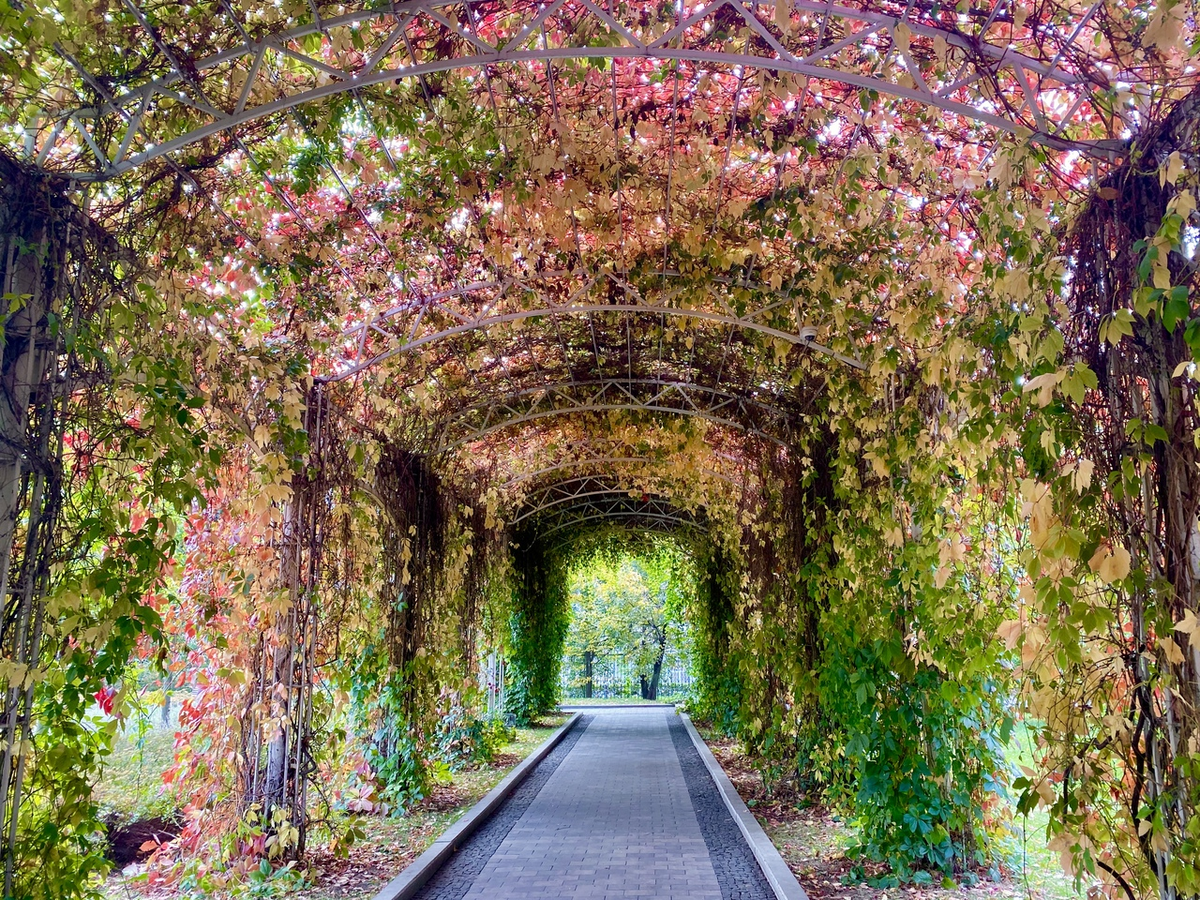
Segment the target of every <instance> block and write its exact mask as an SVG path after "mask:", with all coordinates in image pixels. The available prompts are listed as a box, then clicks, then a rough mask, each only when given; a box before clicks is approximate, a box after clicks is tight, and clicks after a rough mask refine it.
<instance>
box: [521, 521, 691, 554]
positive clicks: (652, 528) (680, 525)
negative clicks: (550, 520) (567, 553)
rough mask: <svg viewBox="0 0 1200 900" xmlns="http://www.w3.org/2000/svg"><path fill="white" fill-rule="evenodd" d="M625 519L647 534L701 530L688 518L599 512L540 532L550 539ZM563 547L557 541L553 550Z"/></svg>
mask: <svg viewBox="0 0 1200 900" xmlns="http://www.w3.org/2000/svg"><path fill="white" fill-rule="evenodd" d="M625 518H628V520H632V521H634V523H635V527H637V528H638V529H640V530H647V532H656V533H660V534H673V533H674V532H677V530H700V529H701V524H700V523H698V522H692V521H691V520H689V518H682V517H679V516H661V515H642V516H638V515H632V514H631V515H623V514H619V512H618V514H604V512H600V514H596V515H594V516H586V517H584V518H577V520H574V521H571V522H563V523H562V524H557V526H554V527H553V528H548V529H547V530H545V532H542V535H544V536H546V538H550V536H552V535H556V534H562V533H563V532H565V530H568V529H569V528H576V527H580V526H586V524H588V523H589V522H599V521H604V520H612V521H620V520H625ZM565 545H566V541H559V542H558V544H557V545H554V550H560V548H562V547H564V546H565Z"/></svg>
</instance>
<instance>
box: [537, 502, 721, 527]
mask: <svg viewBox="0 0 1200 900" xmlns="http://www.w3.org/2000/svg"><path fill="white" fill-rule="evenodd" d="M639 517H641V518H655V519H662V520H669V521H672V522H676V523H680V524H682V523H688V524H691V525H696V524H697V522H698V518H697V514H696V513H690V512H687V511H686V510H683V509H680V508H679V507H678V506H676V505H675V504H673V503H671V501H670V500H668V499H666V498H665V497H659V496H655V497H651V498H649V499H648V500H635V499H634V498H632V497H630V496H629V495H628V494H621V493H612V494H608V495H607V496H598V497H589V498H584V499H583V502H580V503H577V504H575V505H574V506H569V507H566V508H565V509H559V510H555V511H554V512H552V513H550V514H549V515H547V516H544V517H540V518H533V520H532V521H534V522H535V523H539V524H543V525H545V527H544V528H539V529H538V530H539V531H540V532H541V533H542V534H553V533H554V532H556V531H561V530H563V529H564V528H569V527H571V526H572V525H578V524H581V523H583V522H591V521H595V520H597V519H603V518H639Z"/></svg>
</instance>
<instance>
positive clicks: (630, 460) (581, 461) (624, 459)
mask: <svg viewBox="0 0 1200 900" xmlns="http://www.w3.org/2000/svg"><path fill="white" fill-rule="evenodd" d="M663 462H665V460H660V459H657V458H655V457H652V456H587V457H578V458H576V459H567V460H561V461H559V462H557V463H555V464H554V465H552V466H544V467H543V468H541V469H537V470H535V471H533V472H526V473H523V474H521V475H518V476H515V477H513V478H510V479H508V481H504V482H501V483H500V487H501V488H502V489H512V488H513V487H514V486H516V485H519V484H524V483H525V482H527V481H533V480H534V479H537V478H541V477H542V476H543V475H549V474H551V473H552V472H561V471H563V470H564V469H577V468H582V467H583V466H593V465H594V466H600V465H609V466H624V465H644V466H646V467H647V468H649V467H651V466H653V465H658V464H661V463H663ZM699 471H700V472H702V473H703V474H705V475H708V476H710V477H712V478H716V479H718V480H720V481H724V482H725V483H726V484H730V485H733V486H734V487H739V486H740V485H741V484H742V482H740V481H738V480H737V479H735V478H731V477H730V476H729V475H726V474H725V473H724V472H718V471H717V470H716V469H700V470H699ZM654 477H657V476H654ZM560 483H561V482H560Z"/></svg>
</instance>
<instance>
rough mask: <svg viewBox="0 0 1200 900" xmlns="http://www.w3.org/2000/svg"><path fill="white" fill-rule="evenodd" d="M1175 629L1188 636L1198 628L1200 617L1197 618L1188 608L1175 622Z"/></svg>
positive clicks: (1199, 628)
mask: <svg viewBox="0 0 1200 900" xmlns="http://www.w3.org/2000/svg"><path fill="white" fill-rule="evenodd" d="M1175 630H1176V631H1182V632H1183V633H1184V634H1186V635H1188V636H1189V637H1190V636H1192V635H1194V634H1195V633H1196V631H1197V630H1200V619H1197V618H1196V614H1195V613H1194V612H1192V611H1191V610H1190V609H1188V610H1184V613H1183V618H1182V619H1180V620H1179V621H1178V622H1176V623H1175Z"/></svg>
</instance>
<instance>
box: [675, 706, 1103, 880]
mask: <svg viewBox="0 0 1200 900" xmlns="http://www.w3.org/2000/svg"><path fill="white" fill-rule="evenodd" d="M697 727H698V729H699V731H700V734H701V736H703V738H704V740H705V742H706V743H707V744H708V746H709V747H710V748H711V749H712V751H713V755H714V756H715V757H716V758H717V761H718V762H720V763H721V767H722V768H723V769H724V770H725V773H726V774H727V775H728V776H729V779H730V781H732V782H733V784H734V787H735V788H737V792H738V794H740V795H741V797H742V799H743V800H745V801H746V805H747V806H749V807H750V808H751V810H752V811H753V813H754V815H755V817H756V818H757V819H758V821H759V824H761V825H762V826H763V830H765V831H766V832H767V835H768V836H769V837H770V838H771V840H772V842H774V844H775V846H776V847H777V848H778V850H779V853H780V855H781V856H782V857H783V858H784V860H785V861H786V862H787V864H788V866H789V867H790V868H791V870H792V871H793V872H794V873H795V874H796V878H797V879H799V881H800V884H801V885H802V886H803V887H804V889H805V891H807V892H808V895H809V897H810V898H812V900H889V898H899V897H903V898H906V900H908V898H912V900H999V898H1012V900H1019V898H1028V900H1082V898H1083V897H1084V896H1085V893H1084V892H1083V891H1077V890H1076V888H1075V885H1074V881H1073V880H1072V879H1071V878H1069V877H1067V876H1066V875H1064V874H1063V871H1062V869H1061V867H1060V866H1059V863H1058V855H1057V854H1055V853H1052V852H1051V851H1049V850H1047V849H1046V837H1045V833H1046V821H1047V820H1046V813H1045V811H1039V813H1038V815H1037V816H1036V817H1035V816H1030V818H1029V821H1028V822H1026V821H1024V820H1023V819H1020V818H1018V819H1016V820H1015V821H1013V822H1012V823H1011V833H1010V834H1007V835H1005V836H1003V837H1002V838H1000V839H998V846H997V848H996V851H997V852H996V857H997V858H998V859H1000V860H1001V866H1000V868H999V869H998V870H996V871H994V872H993V873H991V875H992V877H988V873H980V874H981V875H982V876H983V878H982V880H981V881H980V882H979V883H978V884H976V885H975V886H974V887H965V886H961V885H960V886H957V887H954V888H943V887H940V886H929V885H926V886H918V885H911V884H909V885H901V886H900V887H895V888H875V887H871V886H870V885H868V884H866V883H863V882H861V881H859V882H855V881H853V880H852V879H851V878H850V877H849V876H850V873H851V869H853V868H854V867H855V865H856V864H857V861H854V860H850V859H848V858H847V857H846V849H847V848H848V847H849V846H851V845H852V844H853V842H854V829H853V827H852V826H851V825H850V824H849V823H847V822H845V821H844V820H843V819H841V818H840V817H839V816H837V815H835V814H833V813H832V812H831V811H829V810H828V809H825V808H822V807H820V806H806V805H805V804H804V798H803V797H800V796H796V795H795V794H788V793H785V792H783V791H780V792H777V793H776V794H774V795H772V796H770V797H768V796H767V793H766V791H765V790H764V788H763V783H762V778H761V777H760V776H759V774H758V772H757V770H755V769H754V767H753V766H752V765H751V763H750V762H749V760H747V759H746V757H745V756H744V755H743V754H742V752H741V750H740V748H739V746H738V743H737V741H735V740H733V739H731V738H725V737H721V736H719V735H717V734H715V733H714V732H713V731H712V730H710V729H707V728H704V727H702V726H697ZM867 870H868V874H870V875H872V876H874V875H877V874H881V873H882V871H883V867H882V866H878V865H877V866H874V867H872V866H870V865H868V866H867ZM876 870H878V871H876Z"/></svg>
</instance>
